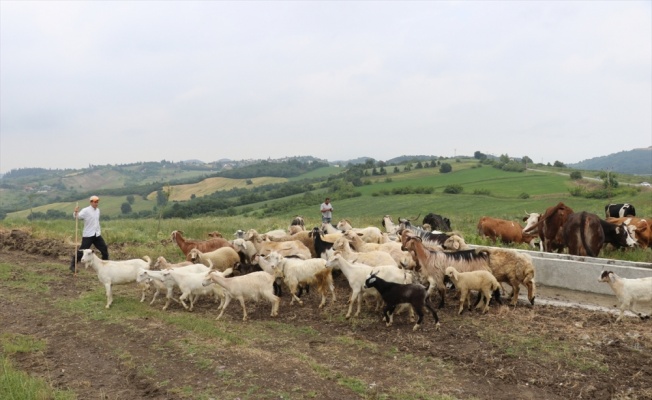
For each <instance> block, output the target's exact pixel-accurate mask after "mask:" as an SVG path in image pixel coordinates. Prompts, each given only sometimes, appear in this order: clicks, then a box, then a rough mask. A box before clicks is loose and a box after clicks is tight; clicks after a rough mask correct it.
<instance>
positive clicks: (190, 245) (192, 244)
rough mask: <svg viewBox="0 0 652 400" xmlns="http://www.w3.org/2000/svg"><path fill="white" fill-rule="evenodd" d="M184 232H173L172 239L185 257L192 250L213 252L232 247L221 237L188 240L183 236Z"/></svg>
mask: <svg viewBox="0 0 652 400" xmlns="http://www.w3.org/2000/svg"><path fill="white" fill-rule="evenodd" d="M182 233H183V231H179V230H177V231H172V234H171V237H172V240H174V241H176V242H177V245H178V246H179V248H180V249H181V251H182V252H183V255H184V256H187V255H188V253H189V252H190V250H192V249H199V250H201V251H203V252H207V251H213V250H215V249H219V248H220V247H224V246H231V244H230V243H229V241H228V240H226V239H224V238H221V237H214V238H211V239H208V240H186V239H184V237H183V236H182V235H181V234H182Z"/></svg>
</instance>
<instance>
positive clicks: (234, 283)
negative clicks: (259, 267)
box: [203, 271, 281, 321]
mask: <svg viewBox="0 0 652 400" xmlns="http://www.w3.org/2000/svg"><path fill="white" fill-rule="evenodd" d="M211 283H217V284H218V285H219V286H221V287H222V288H223V289H224V295H225V299H224V303H223V304H222V310H221V311H220V314H219V315H218V316H217V318H216V319H220V318H221V317H222V314H224V310H226V307H227V306H228V305H229V303H230V302H231V299H232V298H234V299H238V301H239V302H240V305H241V306H242V314H243V316H242V320H243V321H246V320H247V308H246V307H245V299H251V300H254V301H257V300H258V299H260V298H264V299H267V300H268V301H269V302H270V303H272V313H271V316H272V317H276V316H277V315H278V307H279V303H280V302H281V299H280V298H279V297H278V296H276V295H274V288H273V283H274V276H272V275H270V274H268V273H267V272H265V271H258V272H252V273H250V274H247V275H241V276H234V277H232V278H226V277H224V276H221V275H220V274H218V273H216V272H215V271H209V272H208V273H207V274H205V275H204V282H203V284H204V285H210V284H211Z"/></svg>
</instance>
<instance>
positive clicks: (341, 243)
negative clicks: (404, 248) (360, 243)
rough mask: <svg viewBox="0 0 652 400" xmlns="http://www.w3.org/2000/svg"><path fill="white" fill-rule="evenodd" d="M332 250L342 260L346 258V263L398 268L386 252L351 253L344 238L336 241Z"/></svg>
mask: <svg viewBox="0 0 652 400" xmlns="http://www.w3.org/2000/svg"><path fill="white" fill-rule="evenodd" d="M333 250H335V251H339V252H340V253H341V254H342V256H343V257H344V258H346V259H347V260H348V261H351V262H359V263H362V264H367V265H371V266H376V265H394V266H398V263H397V262H396V260H394V258H393V257H392V256H391V255H390V254H389V253H387V252H384V251H379V250H375V251H368V252H365V253H358V252H355V251H353V249H351V246H350V245H349V241H348V240H347V239H346V237H341V238H339V239H337V240H336V241H335V243H334V244H333Z"/></svg>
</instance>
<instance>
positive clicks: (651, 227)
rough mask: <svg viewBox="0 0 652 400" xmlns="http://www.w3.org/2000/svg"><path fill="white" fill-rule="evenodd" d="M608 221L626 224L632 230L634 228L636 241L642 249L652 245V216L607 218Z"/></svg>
mask: <svg viewBox="0 0 652 400" xmlns="http://www.w3.org/2000/svg"><path fill="white" fill-rule="evenodd" d="M607 222H611V223H612V224H618V225H620V224H625V225H627V226H628V227H629V229H630V230H631V229H632V228H636V229H635V230H634V236H635V237H636V242H637V243H638V245H639V246H640V247H641V248H642V249H646V248H648V246H650V245H652V218H636V217H623V218H607Z"/></svg>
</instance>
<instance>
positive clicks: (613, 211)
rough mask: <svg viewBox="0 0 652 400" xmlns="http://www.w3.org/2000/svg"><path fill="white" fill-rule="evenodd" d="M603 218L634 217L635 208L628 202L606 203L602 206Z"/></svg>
mask: <svg viewBox="0 0 652 400" xmlns="http://www.w3.org/2000/svg"><path fill="white" fill-rule="evenodd" d="M604 215H605V218H622V217H635V216H636V209H634V206H633V205H631V204H628V203H619V204H607V205H606V206H604Z"/></svg>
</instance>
